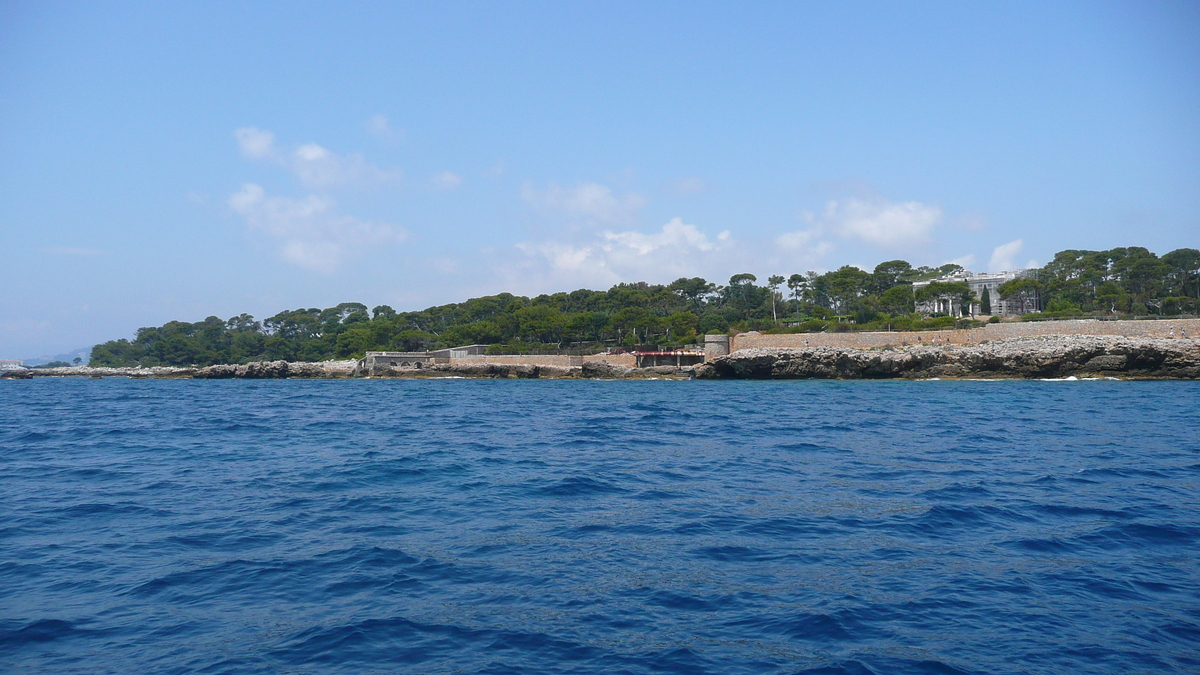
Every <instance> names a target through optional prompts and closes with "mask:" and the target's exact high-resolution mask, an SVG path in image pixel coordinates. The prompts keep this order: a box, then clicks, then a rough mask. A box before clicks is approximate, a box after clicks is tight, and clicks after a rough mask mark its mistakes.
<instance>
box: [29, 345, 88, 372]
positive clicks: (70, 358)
mask: <svg viewBox="0 0 1200 675" xmlns="http://www.w3.org/2000/svg"><path fill="white" fill-rule="evenodd" d="M76 358H80V359H83V360H82V361H80V362H79V363H80V365H84V366H86V365H87V364H88V361H90V360H91V358H92V348H91V347H80V348H79V349H75V350H72V351H69V352H66V353H65V354H54V355H50V354H42V355H41V356H38V357H36V358H32V359H21V360H22V361H24V362H25V365H26V366H30V367H32V366H41V365H44V364H47V363H50V362H52V361H65V362H67V363H70V364H72V365H73V364H74V363H75V359H76Z"/></svg>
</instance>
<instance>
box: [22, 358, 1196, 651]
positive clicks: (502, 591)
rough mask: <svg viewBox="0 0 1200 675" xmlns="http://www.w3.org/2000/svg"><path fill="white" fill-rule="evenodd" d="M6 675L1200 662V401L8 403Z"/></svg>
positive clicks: (91, 389)
mask: <svg viewBox="0 0 1200 675" xmlns="http://www.w3.org/2000/svg"><path fill="white" fill-rule="evenodd" d="M0 671H4V672H14V673H16V672H19V673H89V674H91V673H355V674H360V673H721V674H738V673H788V674H792V673H814V674H815V673H821V674H825V675H836V674H839V673H845V674H848V675H861V674H864V673H876V674H879V675H883V674H892V673H900V674H903V673H1037V674H1039V675H1044V674H1049V673H1196V672H1200V382H1113V381H1077V382H1016V381H1002V382H979V381H956V382H952V381H932V382H929V381H926V382H832V381H790V382H766V381H756V382H709V381H694V382H689V381H683V382H680V381H611V382H608V381H561V380H559V381H538V380H423V381H414V380H340V381H287V380H284V381H245V380H242V381H237V380H225V381H220V380H216V381H193V380H161V381H156V380H127V379H121V378H105V379H100V380H90V379H75V378H71V379H53V378H38V379H34V380H18V381H0Z"/></svg>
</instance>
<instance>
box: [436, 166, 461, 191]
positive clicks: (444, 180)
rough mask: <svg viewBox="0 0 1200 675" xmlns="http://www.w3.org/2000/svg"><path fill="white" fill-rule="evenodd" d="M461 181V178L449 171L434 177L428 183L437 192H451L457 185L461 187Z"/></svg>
mask: <svg viewBox="0 0 1200 675" xmlns="http://www.w3.org/2000/svg"><path fill="white" fill-rule="evenodd" d="M462 181H463V179H462V176H460V175H458V174H456V173H451V172H449V171H443V172H441V173H439V174H436V175H434V177H433V178H431V179H430V181H429V182H430V184H431V185H433V187H434V188H436V189H438V190H453V189H454V188H456V187H458V186H459V185H462Z"/></svg>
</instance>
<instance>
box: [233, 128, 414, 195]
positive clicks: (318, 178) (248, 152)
mask: <svg viewBox="0 0 1200 675" xmlns="http://www.w3.org/2000/svg"><path fill="white" fill-rule="evenodd" d="M234 136H235V137H236V138H237V142H238V149H239V150H241V153H242V156H243V157H245V158H247V159H252V160H269V161H271V162H274V163H275V164H278V165H280V166H282V167H284V168H285V169H287V170H288V171H291V172H292V174H293V175H294V176H295V177H296V178H297V179H298V180H299V181H300V182H301V183H302V184H303V185H304V186H305V187H307V188H310V189H328V188H331V187H335V186H339V185H346V186H354V187H370V186H374V185H379V184H382V183H388V182H394V181H397V180H399V179H400V177H401V174H400V171H399V170H396V169H390V170H388V169H381V168H379V167H377V166H375V165H373V164H371V163H369V162H367V160H366V159H365V158H364V157H363V156H362V155H361V154H360V153H351V154H348V155H341V154H338V153H336V152H333V151H331V150H328V149H326V148H324V147H321V146H320V145H318V144H316V143H305V144H303V145H301V146H299V147H297V148H296V149H295V150H293V151H292V152H290V153H289V152H281V151H280V150H279V149H277V148H276V147H275V134H273V133H271V132H270V131H265V130H262V129H256V128H254V127H243V128H241V129H238V130H236V131H235V132H234Z"/></svg>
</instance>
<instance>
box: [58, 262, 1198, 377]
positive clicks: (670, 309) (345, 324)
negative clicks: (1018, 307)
mask: <svg viewBox="0 0 1200 675" xmlns="http://www.w3.org/2000/svg"><path fill="white" fill-rule="evenodd" d="M959 269H961V268H960V267H958V266H957V265H943V266H942V267H938V268H930V267H916V268H914V267H912V266H911V265H910V264H909V263H907V262H905V261H903V260H890V261H887V262H884V263H880V264H879V265H877V266H876V267H875V269H874V271H872V272H867V271H864V270H861V269H859V268H857V267H851V266H845V267H842V268H839V269H837V270H833V271H831V272H827V273H825V274H816V273H815V272H808V273H807V274H792V275H791V276H790V277H787V278H786V279H785V278H784V277H782V276H771V277H769V278H768V280H767V285H765V286H758V285H756V282H757V281H758V278H757V277H756V276H754V275H753V274H748V273H743V274H735V275H734V276H733V277H731V278H730V279H729V284H728V285H724V286H721V285H717V284H715V283H711V282H708V281H706V280H704V279H701V278H699V277H694V278H691V279H686V278H684V279H678V280H676V281H674V282H672V283H670V284H668V285H654V284H647V283H644V282H638V283H631V284H618V285H616V286H613V287H612V288H610V289H608V290H607V291H592V290H586V289H580V290H577V291H572V292H570V293H555V294H553V295H539V296H537V297H535V298H526V297H520V296H514V295H511V294H508V293H501V294H499V295H492V296H487V297H482V298H473V299H471V300H467V301H466V302H461V303H452V304H449V305H442V306H438V307H430V308H428V309H425V310H421V311H416V312H397V311H396V310H394V309H392V308H391V307H388V306H387V305H380V306H378V307H375V308H374V309H371V310H369V311H368V309H367V306H366V305H363V304H361V303H357V302H347V303H342V304H340V305H338V306H337V307H331V308H328V309H296V310H289V311H285V312H280V313H279V314H276V315H275V316H273V317H270V318H269V319H265V320H263V321H258V320H256V319H255V318H254V317H252V316H250V315H248V314H241V315H239V316H235V317H233V318H231V319H228V320H223V319H219V318H217V317H215V316H210V317H208V318H207V319H205V320H203V321H200V322H196V323H187V322H182V321H171V322H169V323H167V324H166V325H163V326H160V327H157V328H141V329H139V330H138V332H137V336H136V337H135V338H134V339H133V340H132V341H130V340H124V339H122V340H114V341H110V342H106V343H104V344H100V345H96V346H95V347H94V348H93V349H92V355H91V362H90V363H91V365H93V366H132V365H144V366H155V365H193V364H195V365H210V364H214V363H246V362H249V361H262V360H279V359H283V360H288V361H321V360H325V359H331V358H351V357H357V356H360V355H362V353H363V352H365V351H367V350H375V349H381V350H395V351H424V350H428V349H439V348H443V347H451V346H456V345H464V344H488V345H491V346H490V347H489V351H490V352H491V353H531V352H540V353H553V352H560V351H600V350H603V349H605V348H607V347H613V346H632V345H637V344H657V345H662V346H664V347H677V346H685V345H692V344H695V343H696V342H697V341H698V340H699V339H700V337H699V336H702V335H703V334H705V333H720V332H725V331H728V330H731V329H732V330H741V331H746V330H759V331H763V332H772V333H783V332H821V331H829V332H842V331H850V330H924V329H932V328H947V327H960V328H967V327H972V326H977V325H981V322H978V321H972V320H969V319H955V318H954V317H951V316H930V317H925V316H921V315H920V314H916V313H914V301H916V300H921V299H924V298H925V297H933V296H946V295H949V296H951V297H957V298H959V299H960V302H961V303H963V304H965V303H967V302H969V301H970V300H971V297H970V291H969V290H968V289H967V285H966V284H963V283H942V282H935V283H931V284H929V285H927V286H926V287H924V288H923V289H921V292H920V295H921V297H919V298H914V294H913V292H912V283H913V282H914V281H918V280H927V279H933V278H937V277H940V276H942V275H945V274H948V273H951V272H954V271H957V270H959ZM784 286H786V294H785V292H784V290H783V287H784ZM998 292H999V294H1000V296H1001V297H1003V298H1010V297H1015V296H1016V295H1017V294H1022V293H1024V294H1028V295H1029V297H1032V298H1035V299H1036V300H1037V302H1040V303H1045V304H1044V309H1045V310H1046V312H1045V313H1043V314H1038V315H1035V316H1037V317H1041V316H1045V315H1046V314H1049V315H1054V316H1058V315H1063V316H1067V315H1070V316H1074V315H1079V314H1082V313H1085V312H1094V311H1102V312H1108V313H1134V314H1146V313H1151V314H1158V315H1169V314H1177V313H1180V312H1195V311H1196V308H1197V304H1198V302H1200V301H1198V298H1200V251H1196V250H1195V249H1179V250H1177V251H1172V252H1171V253H1168V254H1167V255H1164V256H1162V257H1161V258H1159V257H1157V256H1155V255H1154V254H1153V253H1150V252H1149V251H1147V250H1146V249H1142V248H1128V249H1113V251H1103V252H1094V251H1063V252H1062V253H1059V254H1058V255H1057V256H1055V258H1054V261H1053V262H1051V263H1050V264H1048V265H1046V266H1045V267H1044V268H1042V269H1040V270H1036V271H1035V273H1034V274H1032V275H1030V276H1029V277H1027V278H1021V279H1017V280H1015V281H1012V282H1009V283H1007V284H1004V285H1002V286H1001V287H1000V288H999V289H998ZM983 300H984V301H987V302H989V303H991V302H994V301H995V299H992V298H984V299H983ZM64 365H65V364H64Z"/></svg>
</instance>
